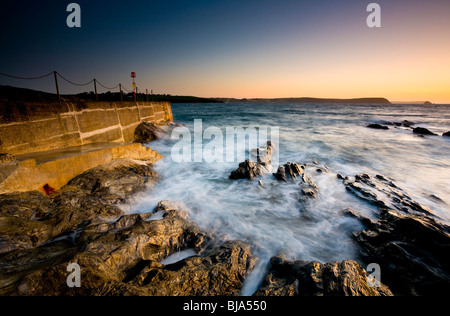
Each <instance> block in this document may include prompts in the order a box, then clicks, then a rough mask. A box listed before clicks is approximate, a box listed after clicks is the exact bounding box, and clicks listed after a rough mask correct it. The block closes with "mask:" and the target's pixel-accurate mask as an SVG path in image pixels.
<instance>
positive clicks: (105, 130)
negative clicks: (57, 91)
mask: <svg viewBox="0 0 450 316" xmlns="http://www.w3.org/2000/svg"><path fill="white" fill-rule="evenodd" d="M172 121H173V115H172V108H171V104H170V102H137V103H136V102H78V103H71V102H61V103H58V102H45V103H43V102H14V101H1V102H0V153H9V154H12V155H21V154H27V153H33V152H40V151H46V150H52V149H59V148H66V147H72V146H80V145H86V144H92V143H102V142H132V141H133V140H134V131H135V129H136V127H137V126H138V125H139V124H140V123H141V122H151V123H155V124H165V123H168V122H172Z"/></svg>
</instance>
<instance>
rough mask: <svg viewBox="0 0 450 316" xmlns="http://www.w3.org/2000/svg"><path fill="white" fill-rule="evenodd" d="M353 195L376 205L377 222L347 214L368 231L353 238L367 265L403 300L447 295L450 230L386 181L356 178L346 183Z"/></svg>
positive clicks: (355, 213)
mask: <svg viewBox="0 0 450 316" xmlns="http://www.w3.org/2000/svg"><path fill="white" fill-rule="evenodd" d="M344 183H345V185H346V187H347V189H348V190H349V192H351V193H353V194H355V195H356V196H357V197H359V198H361V199H363V200H365V201H367V202H369V203H372V204H374V205H376V206H377V207H378V209H379V215H378V218H379V220H378V221H376V222H375V221H372V220H371V219H369V218H366V217H364V216H362V215H361V214H358V212H355V211H352V210H346V211H345V213H346V214H347V215H348V216H352V217H355V218H357V219H358V220H360V221H361V223H362V224H363V225H364V226H365V227H366V230H364V231H361V232H355V233H353V237H354V239H355V240H356V241H357V243H358V244H359V246H360V248H361V256H362V258H363V260H365V261H366V262H368V263H377V264H379V265H380V267H381V269H382V275H383V280H384V281H385V283H386V284H387V285H388V286H389V287H390V288H391V290H392V291H394V293H395V294H399V295H443V293H447V294H448V293H449V288H450V257H449V256H448V253H450V227H449V226H448V225H446V224H444V223H442V222H441V221H440V220H439V218H438V217H437V216H435V215H434V214H433V212H432V211H431V210H430V209H429V208H427V207H425V206H423V205H421V204H420V203H418V202H416V201H414V200H413V199H412V198H411V197H410V196H409V195H408V194H407V193H406V192H404V191H403V190H402V189H400V188H398V187H397V186H396V185H395V184H394V183H393V182H392V181H391V180H389V179H387V178H386V177H383V176H376V177H371V176H369V175H367V174H361V175H357V176H356V177H355V178H354V179H349V178H348V179H347V180H345V181H344Z"/></svg>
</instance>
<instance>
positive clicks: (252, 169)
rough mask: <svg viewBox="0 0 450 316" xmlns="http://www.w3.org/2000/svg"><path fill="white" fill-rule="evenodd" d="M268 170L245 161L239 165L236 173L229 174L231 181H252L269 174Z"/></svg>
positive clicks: (250, 161)
mask: <svg viewBox="0 0 450 316" xmlns="http://www.w3.org/2000/svg"><path fill="white" fill-rule="evenodd" d="M269 170H270V169H268V168H266V166H263V165H261V164H258V163H257V162H254V161H253V160H250V159H248V160H246V161H244V162H242V163H240V164H239V168H238V169H237V170H236V171H233V172H231V174H230V179H231V180H239V179H250V180H253V179H255V178H257V177H261V176H263V175H265V174H266V173H268V172H270V171H269Z"/></svg>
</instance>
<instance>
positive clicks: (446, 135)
mask: <svg viewBox="0 0 450 316" xmlns="http://www.w3.org/2000/svg"><path fill="white" fill-rule="evenodd" d="M442 136H444V137H450V132H447V133H444V134H442Z"/></svg>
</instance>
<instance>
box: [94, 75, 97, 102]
mask: <svg viewBox="0 0 450 316" xmlns="http://www.w3.org/2000/svg"><path fill="white" fill-rule="evenodd" d="M94 89H95V100H97V102H98V94H97V80H96V79H94Z"/></svg>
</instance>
